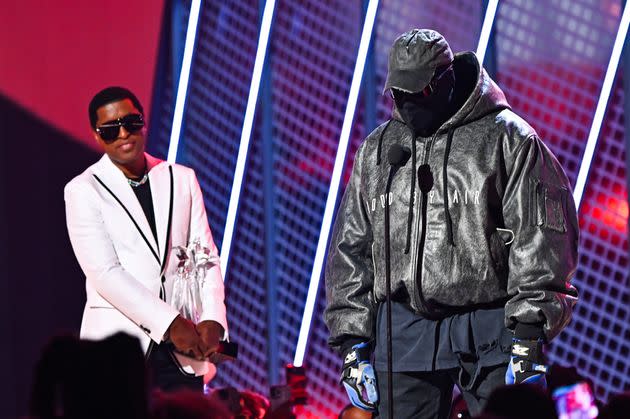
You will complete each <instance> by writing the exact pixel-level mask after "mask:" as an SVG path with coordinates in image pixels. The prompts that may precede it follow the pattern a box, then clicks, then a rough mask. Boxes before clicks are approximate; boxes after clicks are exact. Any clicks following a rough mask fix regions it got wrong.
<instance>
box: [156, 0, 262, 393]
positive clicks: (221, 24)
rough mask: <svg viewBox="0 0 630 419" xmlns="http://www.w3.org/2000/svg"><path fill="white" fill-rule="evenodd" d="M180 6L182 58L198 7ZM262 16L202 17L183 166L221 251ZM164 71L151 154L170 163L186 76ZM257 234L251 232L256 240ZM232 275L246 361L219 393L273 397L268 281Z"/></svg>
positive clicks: (212, 12)
mask: <svg viewBox="0 0 630 419" xmlns="http://www.w3.org/2000/svg"><path fill="white" fill-rule="evenodd" d="M180 4H181V5H182V9H183V10H182V12H181V16H176V17H175V19H176V20H177V22H178V23H179V25H178V26H177V25H176V26H175V27H174V31H175V33H174V34H173V36H172V38H168V37H167V38H166V39H167V40H166V42H174V41H176V42H179V43H180V47H181V49H182V51H183V45H184V40H185V36H186V30H187V24H188V13H189V11H190V4H191V2H190V0H182V1H181V2H180ZM258 13H259V12H258V0H247V1H242V0H232V1H221V2H215V1H204V2H202V8H201V14H200V17H199V24H198V30H197V40H196V46H195V52H194V56H193V65H192V70H191V75H190V81H189V88H188V97H187V102H186V109H185V115H184V121H183V124H184V125H183V129H182V136H181V139H180V147H179V153H178V157H177V162H178V163H181V164H184V165H187V166H189V167H192V168H193V169H194V170H195V172H196V174H197V178H198V180H199V184H200V186H201V189H202V191H203V195H204V201H205V205H206V210H207V213H208V221H209V224H210V228H211V229H212V232H213V235H214V239H215V242H216V244H217V246H219V248H220V247H221V243H222V240H223V233H224V227H225V219H226V215H227V208H228V203H229V199H230V192H231V188H232V181H233V178H234V168H235V165H236V157H237V154H238V145H239V140H240V136H241V130H242V126H243V119H244V116H245V108H246V106H247V97H248V94H249V86H250V82H251V77H252V71H253V67H254V59H255V54H256V46H257V43H258V28H259V23H258ZM173 53H174V54H177V52H173ZM169 58H172V57H169ZM180 59H181V57H180ZM162 65H163V66H164V67H163V68H162V70H163V71H164V78H165V79H166V80H167V81H168V82H167V83H166V84H164V85H163V87H162V89H161V90H162V91H161V98H160V99H161V107H160V108H159V110H158V112H159V115H160V118H159V120H158V119H157V118H155V119H154V122H153V123H154V124H159V129H156V130H155V131H153V132H154V135H153V137H152V138H151V143H150V147H151V150H150V151H151V152H153V153H155V154H156V155H158V156H160V157H161V158H166V154H167V151H168V144H169V138H170V131H171V124H172V118H173V108H174V104H175V94H174V92H175V91H176V88H177V86H176V85H175V84H174V82H173V79H175V80H177V78H178V77H179V75H178V74H175V76H174V77H173V71H172V70H173V69H172V67H173V66H172V62H171V61H169V60H166V61H163V62H162ZM261 205H262V203H261ZM241 220H242V218H241ZM259 229H260V227H258V230H259ZM256 234H258V231H257V230H256V229H255V228H251V233H250V235H252V236H253V235H256ZM248 246H249V247H252V252H251V254H252V256H250V258H249V260H250V261H252V260H255V259H256V258H258V257H259V256H260V255H256V254H255V251H256V250H257V249H256V248H254V247H253V246H252V245H251V241H248V240H247V239H246V238H243V237H241V238H240V242H239V243H235V245H234V251H235V252H236V251H237V249H240V248H242V247H248ZM258 263H261V261H260V260H258ZM252 269H254V270H255V268H252ZM230 271H231V273H230V278H228V281H227V282H226V303H227V306H228V321H229V324H230V337H231V338H232V339H233V340H235V341H237V342H239V343H241V345H240V353H239V361H238V362H236V363H227V364H224V365H222V366H221V367H220V370H221V371H220V373H219V374H217V378H216V380H215V381H214V382H213V386H214V387H221V386H227V385H233V386H237V387H240V388H248V389H252V390H255V391H259V392H261V393H263V394H267V388H266V381H265V380H266V372H265V368H264V365H265V361H266V360H265V351H264V348H265V332H266V330H265V324H264V318H265V311H266V308H265V306H264V301H265V300H264V289H265V287H264V282H259V281H256V280H254V276H252V275H251V273H250V272H249V271H245V272H243V271H242V269H239V267H238V266H231V267H230Z"/></svg>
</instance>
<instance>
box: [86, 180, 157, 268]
mask: <svg viewBox="0 0 630 419" xmlns="http://www.w3.org/2000/svg"><path fill="white" fill-rule="evenodd" d="M92 176H94V178H95V179H96V180H97V181H98V183H100V184H101V185H102V186H103V188H105V189H106V190H107V192H109V193H110V195H111V196H112V197H114V199H115V200H116V202H118V203H119V204H120V206H121V207H122V209H124V210H125V212H126V213H127V215H128V216H129V219H130V220H131V222H132V223H133V225H134V226H136V229H137V230H138V233H140V235H141V236H142V238H143V239H144V242H145V243H146V244H147V246H149V249H150V250H151V253H153V256H154V257H155V260H156V261H157V263H160V257H159V256H158V254H157V253H156V252H155V249H153V246H151V243H149V240H147V237H146V236H145V235H144V233H143V232H142V230H141V229H140V226H139V225H138V223H137V222H136V220H135V219H134V218H133V216H132V215H131V213H130V212H129V210H128V209H127V207H126V206H125V204H123V203H122V201H121V200H120V199H118V197H117V196H116V194H114V192H112V190H111V189H109V188H108V187H107V185H105V183H103V181H102V180H101V179H99V177H98V176H96V175H95V174H92Z"/></svg>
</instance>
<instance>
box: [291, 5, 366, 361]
mask: <svg viewBox="0 0 630 419" xmlns="http://www.w3.org/2000/svg"><path fill="white" fill-rule="evenodd" d="M377 9H378V0H370V2H369V3H368V7H367V12H366V14H365V21H364V22H363V32H362V33H361V42H360V44H359V52H358V54H357V62H356V65H355V67H354V73H353V75H352V84H351V85H350V94H349V95H348V104H347V106H346V113H345V115H344V119H343V125H342V128H341V135H340V137H339V147H338V148H337V155H336V157H335V166H334V168H333V173H332V178H331V181H330V188H329V189H328V197H327V199H326V209H325V210H324V217H323V219H322V226H321V230H320V232H319V241H318V243H317V251H316V253H315V261H314V263H313V271H312V273H311V279H310V282H309V287H308V295H307V297H306V304H305V307H304V314H303V315H302V324H301V326H300V335H299V337H298V342H297V345H296V349H295V357H294V360H293V365H295V366H296V367H301V366H302V363H303V362H304V354H305V352H306V343H307V342H308V335H309V331H310V328H311V320H312V318H313V310H314V308H315V301H316V299H317V290H318V289H319V279H320V277H321V274H322V269H323V265H324V255H325V254H326V244H327V242H328V235H329V234H330V228H331V224H332V219H333V215H334V211H335V204H336V202H337V194H338V193H339V183H340V181H341V175H342V174H343V169H344V163H345V160H346V151H347V149H348V143H349V142H350V131H351V130H352V122H353V120H354V112H355V110H356V106H357V101H358V99H359V90H360V88H361V79H362V78H363V68H364V67H365V61H366V57H367V53H368V50H369V47H370V39H371V38H372V30H373V28H374V23H375V20H376V11H377Z"/></svg>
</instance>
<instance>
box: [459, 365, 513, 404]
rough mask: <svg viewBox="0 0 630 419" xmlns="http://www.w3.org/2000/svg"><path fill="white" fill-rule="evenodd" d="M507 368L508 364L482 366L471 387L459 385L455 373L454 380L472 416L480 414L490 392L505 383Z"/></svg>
mask: <svg viewBox="0 0 630 419" xmlns="http://www.w3.org/2000/svg"><path fill="white" fill-rule="evenodd" d="M475 368H476V365H475ZM506 369H507V364H500V365H496V366H493V367H485V368H481V369H480V371H479V374H478V376H477V377H476V379H475V382H474V383H473V385H472V387H471V388H470V389H464V388H462V387H461V386H460V385H459V381H458V380H457V378H456V374H453V378H454V381H455V383H456V384H457V386H458V388H459V389H460V391H461V393H462V396H463V397H464V400H465V401H466V404H467V405H468V411H469V412H470V415H471V416H477V415H479V414H480V413H481V411H482V410H483V408H484V407H485V405H486V403H487V402H488V398H489V397H490V394H492V392H493V391H494V390H495V389H496V388H498V387H501V386H504V385H505V370H506Z"/></svg>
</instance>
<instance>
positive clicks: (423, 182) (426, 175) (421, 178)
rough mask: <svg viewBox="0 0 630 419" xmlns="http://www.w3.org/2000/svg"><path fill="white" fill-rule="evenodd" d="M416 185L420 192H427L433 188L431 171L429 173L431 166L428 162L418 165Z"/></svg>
mask: <svg viewBox="0 0 630 419" xmlns="http://www.w3.org/2000/svg"><path fill="white" fill-rule="evenodd" d="M418 185H420V192H422V193H423V194H428V193H429V191H430V190H431V189H433V173H431V167H429V165H428V164H423V165H421V166H420V167H418Z"/></svg>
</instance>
